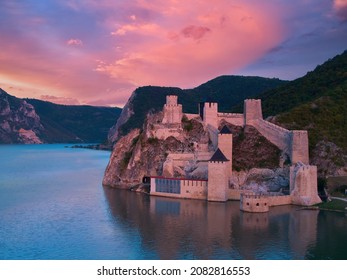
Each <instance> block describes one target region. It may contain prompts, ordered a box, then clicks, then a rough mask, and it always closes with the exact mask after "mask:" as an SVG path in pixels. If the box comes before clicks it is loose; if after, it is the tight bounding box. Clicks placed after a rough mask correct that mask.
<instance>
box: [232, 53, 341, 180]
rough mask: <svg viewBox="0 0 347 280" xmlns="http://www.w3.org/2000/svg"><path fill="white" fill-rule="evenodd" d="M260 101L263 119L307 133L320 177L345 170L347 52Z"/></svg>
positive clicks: (265, 95) (267, 94) (268, 93)
mask: <svg viewBox="0 0 347 280" xmlns="http://www.w3.org/2000/svg"><path fill="white" fill-rule="evenodd" d="M257 98H261V99H262V105H263V113H264V117H269V118H270V120H271V121H273V122H276V123H278V124H280V125H281V126H283V127H286V128H287V129H290V130H295V129H298V130H307V131H308V134H309V145H310V155H311V162H312V163H313V164H316V165H318V167H319V169H320V170H319V174H320V175H321V176H325V175H332V174H335V175H338V174H339V172H340V171H339V170H343V168H345V169H346V166H347V141H346V139H347V114H346V108H347V51H344V52H343V53H342V54H340V55H337V56H335V57H334V58H332V59H329V60H328V61H326V62H325V63H323V64H322V65H318V66H317V67H316V68H315V69H314V71H311V72H308V73H307V74H306V75H305V76H304V77H301V78H299V79H296V80H294V81H292V82H289V83H287V84H285V85H283V86H280V87H278V88H275V89H272V90H269V91H266V92H265V93H263V94H260V95H258V96H257ZM241 108H242V105H241V104H239V105H238V106H236V107H234V108H233V109H234V110H235V111H241V110H242V109H241ZM271 116H274V117H271ZM344 172H347V170H345V171H344Z"/></svg>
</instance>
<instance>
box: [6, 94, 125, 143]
mask: <svg viewBox="0 0 347 280" xmlns="http://www.w3.org/2000/svg"><path fill="white" fill-rule="evenodd" d="M120 113H121V109H120V108H109V107H94V106H70V105H58V104H54V103H51V102H46V101H41V100H37V99H20V98H16V97H14V96H11V95H9V94H8V93H6V92H5V91H3V90H1V89H0V143H9V144H11V143H40V142H43V143H82V142H85V143H101V142H104V141H105V140H106V138H107V133H108V130H109V128H110V127H111V126H112V125H113V124H114V122H115V121H116V120H117V118H118V117H119V115H120ZM35 137H37V138H35Z"/></svg>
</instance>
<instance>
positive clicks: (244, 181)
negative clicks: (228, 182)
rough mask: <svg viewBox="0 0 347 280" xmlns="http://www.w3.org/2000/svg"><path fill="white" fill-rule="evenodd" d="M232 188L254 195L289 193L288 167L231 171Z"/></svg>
mask: <svg viewBox="0 0 347 280" xmlns="http://www.w3.org/2000/svg"><path fill="white" fill-rule="evenodd" d="M232 187H233V188H235V189H244V190H249V191H252V192H255V193H259V192H263V193H268V192H274V193H283V192H285V191H289V167H284V168H275V169H269V168H252V169H250V170H242V171H233V173H232Z"/></svg>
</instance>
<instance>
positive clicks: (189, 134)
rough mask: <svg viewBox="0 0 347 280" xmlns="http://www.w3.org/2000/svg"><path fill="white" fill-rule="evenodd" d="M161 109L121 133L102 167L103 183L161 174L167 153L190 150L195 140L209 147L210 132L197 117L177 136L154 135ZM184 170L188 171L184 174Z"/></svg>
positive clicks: (127, 182)
mask: <svg viewBox="0 0 347 280" xmlns="http://www.w3.org/2000/svg"><path fill="white" fill-rule="evenodd" d="M162 118H163V115H162V113H157V114H153V115H148V117H147V120H146V122H145V124H144V127H143V129H142V130H140V129H134V130H132V131H130V132H129V133H128V134H127V135H125V136H122V137H120V139H119V140H118V141H117V143H116V144H115V146H114V148H113V152H112V154H111V157H110V161H109V163H108V166H107V168H106V171H105V175H104V179H103V184H104V185H107V186H113V187H120V188H128V187H130V186H132V185H135V184H138V183H140V182H141V181H142V178H143V176H161V175H163V172H164V173H165V171H163V169H164V167H165V164H164V163H165V162H166V160H167V157H168V154H169V153H180V154H182V155H184V154H191V153H194V152H195V151H196V149H197V146H198V143H199V144H200V145H203V144H205V145H206V147H207V149H208V143H209V136H208V133H207V132H206V131H205V130H204V129H203V127H202V124H201V123H200V122H199V121H196V120H192V121H191V122H189V123H190V126H189V128H187V127H186V128H184V127H183V128H182V131H181V133H180V135H179V136H178V137H173V136H169V137H167V138H166V139H158V138H157V137H155V136H154V135H155V131H156V128H155V124H158V123H160V122H161V120H162ZM189 171H190V170H184V168H182V169H181V170H178V168H176V171H175V172H174V174H170V175H171V176H175V175H177V176H185V175H186V176H188V177H189V176H191V175H189V174H188V173H190V172H189ZM183 173H187V174H183Z"/></svg>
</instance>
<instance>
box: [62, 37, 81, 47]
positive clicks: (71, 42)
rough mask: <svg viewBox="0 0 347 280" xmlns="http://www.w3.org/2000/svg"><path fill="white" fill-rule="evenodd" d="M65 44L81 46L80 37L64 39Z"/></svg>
mask: <svg viewBox="0 0 347 280" xmlns="http://www.w3.org/2000/svg"><path fill="white" fill-rule="evenodd" d="M66 44H67V45H68V46H76V47H82V46H83V42H82V40H80V39H70V40H68V41H66Z"/></svg>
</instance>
